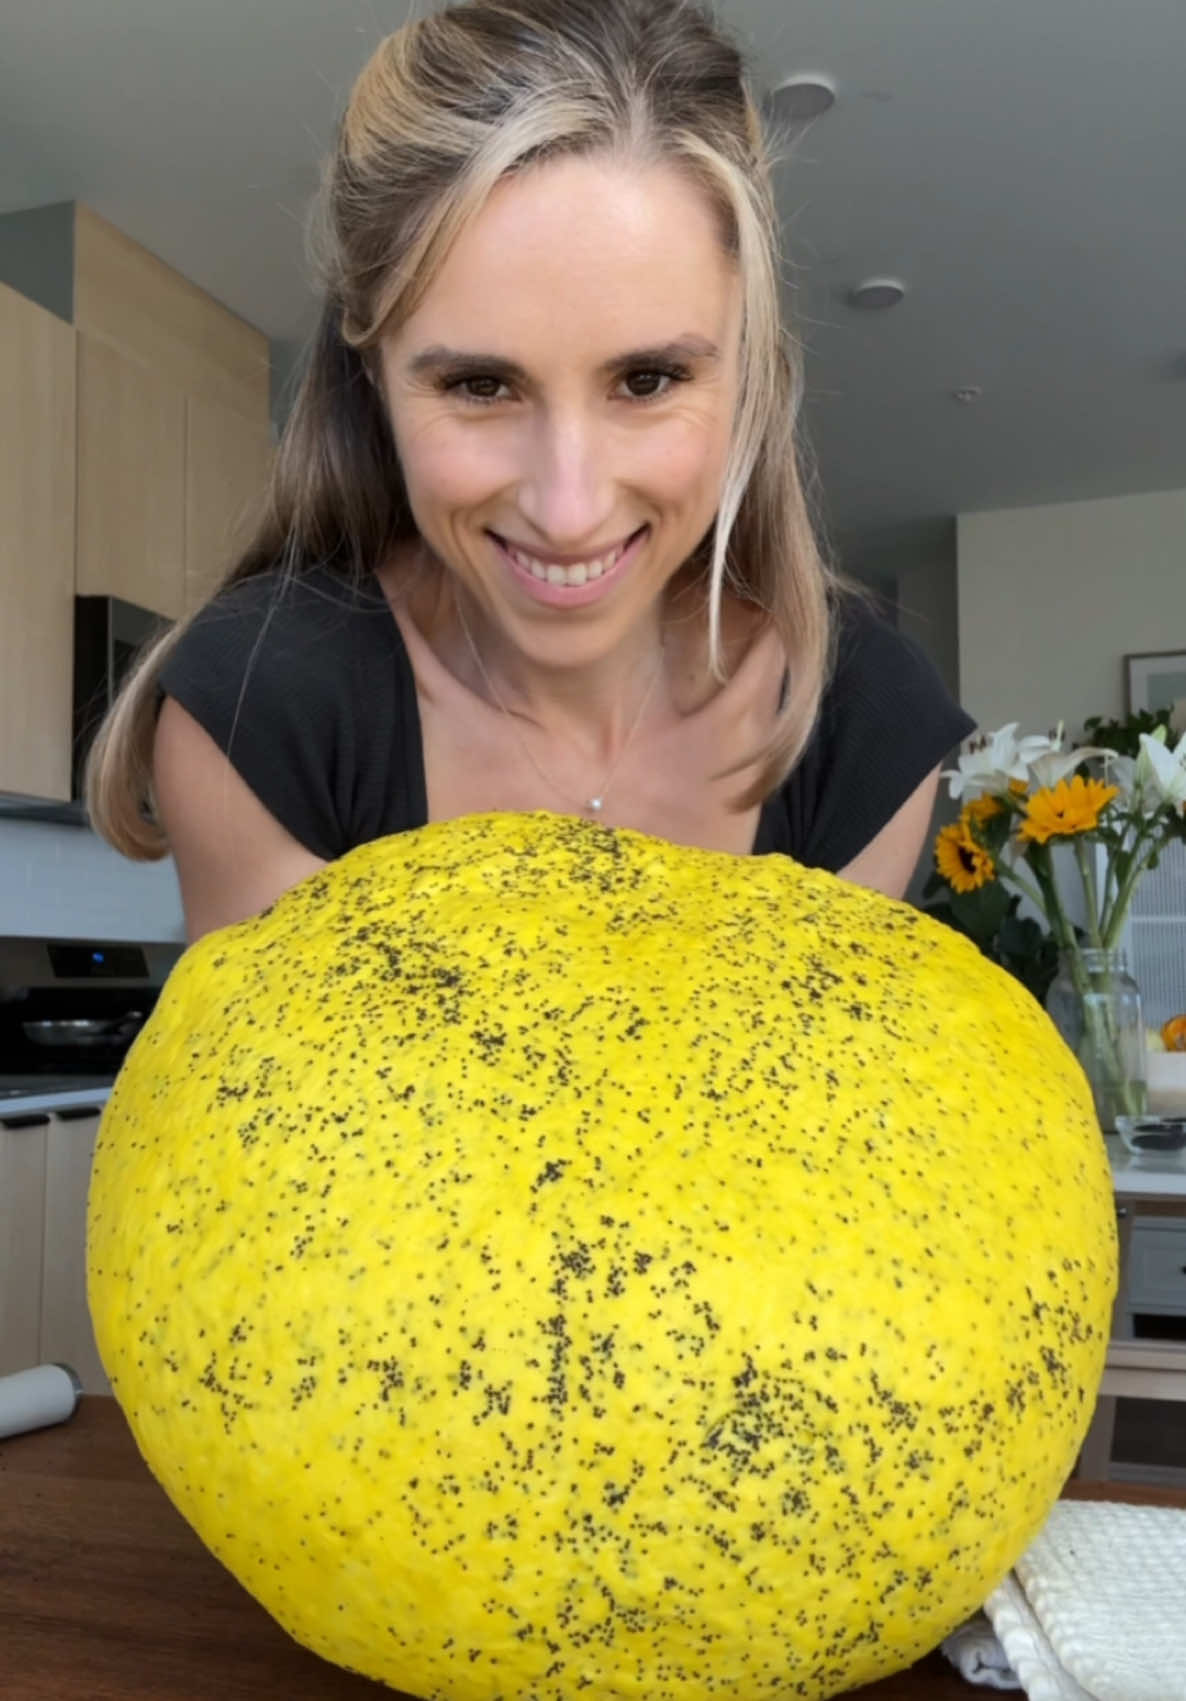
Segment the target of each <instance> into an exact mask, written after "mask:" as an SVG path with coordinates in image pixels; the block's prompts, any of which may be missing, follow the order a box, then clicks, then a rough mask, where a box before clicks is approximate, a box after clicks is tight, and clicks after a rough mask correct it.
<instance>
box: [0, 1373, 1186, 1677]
mask: <svg viewBox="0 0 1186 1701" xmlns="http://www.w3.org/2000/svg"><path fill="white" fill-rule="evenodd" d="M1073 1492H1076V1493H1089V1494H1094V1495H1097V1496H1101V1497H1104V1496H1111V1497H1113V1498H1116V1499H1123V1500H1140V1501H1153V1502H1157V1503H1161V1504H1177V1505H1186V1495H1184V1494H1181V1493H1178V1492H1175V1491H1169V1490H1157V1489H1139V1488H1133V1487H1132V1486H1131V1485H1128V1484H1125V1485H1123V1486H1115V1487H1113V1488H1111V1489H1109V1488H1100V1487H1098V1486H1097V1487H1095V1488H1094V1489H1084V1488H1083V1487H1082V1486H1081V1485H1075V1487H1074V1490H1073ZM977 1693H980V1694H985V1695H986V1694H988V1693H990V1692H989V1691H987V1690H981V1691H979V1692H978V1691H976V1690H975V1689H973V1688H972V1687H971V1686H970V1685H968V1684H966V1683H964V1681H963V1680H962V1678H960V1677H959V1675H958V1673H956V1672H955V1671H954V1670H953V1669H952V1668H951V1667H950V1666H949V1665H948V1664H947V1663H946V1661H945V1660H943V1659H942V1657H941V1656H940V1655H938V1654H932V1655H931V1656H929V1658H927V1659H925V1660H923V1661H922V1663H921V1664H920V1665H917V1666H915V1667H913V1668H912V1669H911V1670H910V1671H908V1672H903V1673H901V1674H900V1675H899V1676H897V1677H893V1678H887V1679H885V1680H884V1681H883V1682H881V1683H877V1684H873V1685H871V1686H869V1687H867V1688H864V1689H860V1690H854V1691H852V1694H853V1695H854V1696H860V1697H863V1698H864V1701H971V1698H972V1697H973V1696H974V1695H976V1694H977ZM393 1694H394V1692H393V1691H392V1690H389V1689H385V1688H383V1687H382V1686H381V1685H379V1684H374V1683H368V1682H366V1681H365V1680H364V1679H362V1678H358V1677H352V1676H350V1675H349V1674H348V1673H346V1672H343V1671H340V1670H338V1668H337V1667H335V1666H330V1665H326V1664H325V1663H324V1662H323V1661H321V1660H319V1659H317V1658H315V1656H314V1655H312V1654H309V1653H306V1652H305V1651H304V1649H302V1648H300V1647H298V1646H297V1645H296V1643H294V1642H292V1641H291V1640H290V1639H289V1638H288V1636H286V1635H285V1633H284V1632H283V1631H282V1630H281V1629H280V1628H279V1627H278V1626H277V1625H276V1624H274V1623H273V1622H272V1620H271V1619H270V1618H269V1617H268V1616H267V1614H266V1613H265V1612H264V1611H263V1609H262V1608H261V1607H259V1606H257V1605H256V1603H255V1602H254V1601H253V1600H252V1599H251V1597H250V1596H249V1595H248V1594H246V1593H245V1592H244V1591H243V1590H242V1589H241V1588H240V1587H239V1585H238V1584H237V1583H236V1582H235V1581H234V1579H233V1578H232V1577H231V1576H230V1574H229V1573H228V1572H226V1571H224V1570H223V1568H222V1567H221V1565H219V1564H218V1562H217V1561H216V1560H215V1559H214V1558H213V1557H212V1556H211V1555H210V1554H209V1553H208V1552H207V1551H206V1549H205V1548H204V1547H203V1546H202V1545H201V1543H200V1542H199V1541H198V1539H197V1537H196V1536H195V1535H194V1534H193V1533H192V1531H191V1530H190V1529H189V1527H188V1525H186V1524H185V1523H184V1522H183V1521H182V1519H181V1518H180V1516H179V1515H178V1514H177V1513H176V1512H175V1511H174V1510H173V1507H172V1506H171V1505H170V1503H169V1501H168V1500H167V1499H166V1498H165V1495H164V1493H163V1492H162V1490H161V1489H160V1488H159V1487H158V1486H157V1484H156V1483H155V1482H154V1481H153V1479H152V1477H151V1476H150V1475H149V1473H148V1471H147V1470H146V1468H145V1466H144V1464H143V1463H142V1461H141V1459H140V1456H139V1454H138V1453H137V1451H136V1448H135V1445H134V1444H133V1442H132V1439H131V1436H130V1434H129V1432H128V1429H127V1426H126V1425H125V1423H124V1421H123V1418H122V1416H121V1414H120V1412H119V1409H118V1407H117V1406H116V1404H115V1402H114V1401H113V1400H110V1399H101V1398H94V1397H92V1398H88V1399H84V1400H83V1401H82V1404H81V1406H80V1407H79V1410H78V1412H77V1414H76V1415H75V1417H74V1418H73V1419H72V1420H71V1421H70V1422H69V1423H67V1424H63V1425H60V1426H58V1427H56V1428H53V1429H44V1430H37V1431H35V1432H34V1433H32V1434H30V1435H20V1436H14V1437H12V1438H11V1439H10V1440H7V1441H0V1695H3V1697H4V1701H76V1698H77V1701H271V1698H273V1697H274V1698H276V1701H280V1698H283V1701H363V1698H364V1697H370V1698H371V1701H377V1698H378V1697H379V1696H387V1697H388V1698H389V1701H391V1697H392V1696H393Z"/></svg>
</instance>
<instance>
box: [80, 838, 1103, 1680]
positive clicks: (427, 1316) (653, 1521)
mask: <svg viewBox="0 0 1186 1701" xmlns="http://www.w3.org/2000/svg"><path fill="white" fill-rule="evenodd" d="M1114 1273H1115V1272H1114V1223H1113V1204H1112V1193H1111V1188H1110V1184H1109V1175H1108V1166H1107V1162H1106V1158H1105V1154H1104V1148H1103V1142H1102V1140H1101V1139H1100V1136H1099V1134H1098V1131H1097V1129H1096V1125H1095V1120H1094V1117H1093V1114H1092V1103H1091V1097H1090V1094H1089V1092H1088V1090H1087V1087H1086V1084H1085V1082H1084V1079H1083V1077H1082V1075H1081V1073H1080V1071H1079V1068H1078V1066H1077V1064H1076V1063H1075V1062H1074V1061H1073V1059H1072V1058H1071V1056H1070V1054H1069V1053H1068V1052H1067V1051H1066V1050H1065V1049H1064V1047H1063V1045H1062V1043H1061V1042H1060V1041H1059V1039H1058V1038H1057V1036H1056V1034H1055V1032H1054V1030H1053V1028H1052V1027H1051V1025H1050V1023H1049V1021H1048V1020H1047V1018H1046V1016H1045V1015H1044V1014H1043V1013H1042V1011H1041V1010H1040V1009H1039V1008H1038V1006H1037V1005H1036V1004H1035V1003H1033V1002H1032V1000H1031V999H1030V998H1029V996H1028V995H1027V994H1026V993H1025V992H1024V991H1022V990H1021V989H1020V988H1019V987H1018V986H1017V984H1016V983H1015V982H1014V981H1012V980H1011V979H1010V978H1009V977H1008V976H1006V975H1005V974H1003V973H1001V972H1000V971H998V970H997V969H995V968H993V967H992V966H991V965H990V964H988V963H987V962H986V961H985V960H984V959H983V958H982V957H981V956H980V955H979V954H978V953H977V952H976V951H975V950H974V949H973V947H972V946H971V945H969V944H968V943H967V942H966V941H964V940H962V939H960V938H958V937H957V936H956V935H955V934H953V933H951V932H949V931H948V930H946V929H944V928H942V927H941V926H939V925H938V924H936V923H932V922H930V921H929V920H927V919H926V918H924V917H922V916H920V915H918V914H917V913H916V912H915V911H913V910H911V909H909V908H907V907H905V906H904V905H899V904H894V903H890V902H889V901H888V900H886V899H883V898H880V897H877V896H875V895H873V894H870V893H868V892H865V891H861V890H859V889H857V888H856V887H853V886H849V885H847V884H845V883H844V882H842V881H840V880H838V879H836V878H834V877H832V876H830V875H826V874H820V873H816V872H812V871H808V870H805V869H803V868H800V867H797V866H796V865H794V864H793V863H791V862H789V861H787V860H786V859H783V858H779V857H764V858H745V857H731V856H724V855H717V854H713V853H708V852H701V851H692V850H685V849H679V848H676V847H673V846H671V845H668V844H664V843H660V842H658V841H656V840H651V839H648V838H645V837H643V836H641V835H638V834H634V833H629V832H614V831H610V830H607V829H605V828H602V827H599V826H594V825H587V824H582V823H580V822H576V821H572V820H565V819H561V818H557V817H551V816H547V815H538V816H510V815H497V816H486V817H475V818H471V819H467V820H464V821H459V822H452V823H449V824H446V825H441V826H433V827H428V828H425V829H424V830H422V831H420V832H417V833H412V834H408V835H405V836H401V837H397V838H390V839H385V840H382V841H379V842H377V843H374V844H370V845H366V846H364V847H362V848H361V849H358V850H356V851H354V852H352V853H351V854H350V855H349V856H347V857H345V858H344V859H343V860H342V861H340V862H338V863H335V864H334V865H332V866H331V867H329V868H327V869H326V870H325V871H324V872H321V873H318V874H316V875H314V876H312V877H311V878H309V879H307V880H305V881H304V882H303V883H302V884H301V885H299V886H297V887H296V888H295V889H294V890H292V891H291V892H289V893H287V894H286V895H285V896H284V897H282V898H281V899H280V900H279V902H277V903H276V904H275V905H274V906H273V907H272V908H271V909H270V910H269V911H267V912H266V913H265V914H264V915H262V916H260V917H259V918H257V919H255V920H252V921H249V922H245V923H243V924H242V925H240V926H236V927H232V928H228V929H226V930H225V931H223V932H220V933H217V934H213V935H210V936H208V937H207V938H205V939H203V940H202V941H201V942H200V943H199V944H197V945H196V946H195V947H193V948H192V949H191V950H190V951H189V952H187V954H186V955H185V957H184V958H183V959H182V961H181V962H180V963H179V965H178V966H177V968H176V970H175V971H174V973H173V976H172V978H171V979H170V981H169V983H168V985H167V986H166V988H165V991H164V994H163V996H162V998H161V1001H160V1004H159V1006H158V1008H157V1010H156V1012H155V1014H154V1016H153V1018H152V1020H151V1022H150V1023H149V1025H148V1026H147V1028H146V1029H145V1030H144V1032H143V1034H142V1035H141V1037H140V1038H139V1040H138V1041H137V1043H136V1046H135V1048H134V1050H133V1052H132V1054H131V1056H130V1058H129V1060H128V1062H127V1063H126V1065H125V1068H124V1070H123V1072H122V1073H121V1075H120V1078H119V1080H118V1082H117V1084H116V1088H115V1092H114V1094H113V1097H112V1099H111V1103H110V1106H109V1108H108V1111H107V1113H106V1116H105V1118H104V1122H103V1128H102V1134H101V1138H100V1142H99V1149H98V1154H97V1158H96V1163H95V1171H94V1181H93V1187H92V1194H91V1216H90V1284H91V1303H92V1308H93V1312H94V1317H95V1324H96V1329H97V1332H98V1337H99V1342H100V1346H101V1350H102V1354H103V1359H104V1363H105V1364H106V1366H107V1368H108V1370H109V1372H110V1375H111V1378H112V1382H113V1384H114V1387H115V1391H116V1394H117V1396H118V1398H119V1400H120V1402H121V1404H122V1406H123V1409H124V1411H125V1412H126V1414H127V1416H128V1418H129V1420H130V1422H131V1425H132V1428H133V1430H134V1432H135V1435H136V1438H137V1441H138V1442H139V1445H140V1447H141V1449H142V1450H143V1452H144V1455H145V1457H146V1459H147V1460H148V1463H149V1464H150V1466H151V1467H152V1469H153V1471H154V1472H155V1473H156V1475H157V1476H158V1477H159V1479H160V1481H161V1482H162V1484H163V1485H164V1487H165V1489H166V1490H167V1491H168V1493H169V1494H170V1496H171V1497H172V1498H173V1500H174V1501H175V1502H176V1504H177V1506H178V1507H179V1508H180V1509H181V1511H182V1512H183V1513H184V1515H185V1516H186V1517H187V1518H188V1519H189V1520H190V1522H191V1523H192V1524H193V1526H194V1527H195V1529H196V1530H197V1531H198V1533H199V1534H200V1536H201V1537H202V1538H203V1540H204V1541H205V1542H206V1543H207V1544H208V1545H209V1546H210V1548H211V1549H212V1550H213V1551H214V1553H215V1554H217V1555H218V1557H219V1558H220V1559H221V1560H222V1561H223V1562H224V1564H225V1565H227V1566H228V1567H229V1568H230V1570H231V1571H233V1572H234V1574H235V1575H236V1576H237V1577H238V1578H239V1579H240V1581H241V1582H242V1583H243V1584H244V1585H245V1586H246V1587H247V1588H248V1589H250V1590H251V1592H252V1594H254V1595H255V1596H257V1597H258V1599H259V1600H260V1601H261V1602H263V1604H264V1605H265V1606H266V1607H267V1608H268V1610H269V1611H270V1612H272V1613H274V1614H275V1616H276V1618H277V1619H278V1620H279V1621H280V1622H281V1623H282V1624H283V1625H284V1626H285V1627H286V1628H287V1629H288V1630H289V1631H290V1632H291V1633H292V1635H293V1636H295V1637H297V1638H299V1639H300V1641H302V1642H304V1643H306V1644H307V1645H308V1646H309V1647H310V1648H313V1649H315V1650H316V1651H317V1652H318V1653H320V1654H323V1655H324V1656H326V1657H327V1658H328V1659H330V1660H335V1661H338V1662H339V1663H341V1664H342V1665H345V1666H349V1667H352V1668H354V1669H356V1670H358V1671H361V1672H365V1673H367V1674H369V1675H370V1676H372V1677H377V1678H380V1679H382V1680H383V1681H385V1682H386V1683H388V1684H391V1685H392V1686H394V1687H396V1688H399V1689H402V1690H405V1691H408V1692H410V1693H411V1694H413V1695H418V1696H425V1697H433V1698H448V1701H577V1698H579V1697H581V1696H584V1695H587V1696H589V1697H591V1698H592V1701H617V1698H622V1701H625V1698H627V1697H629V1698H631V1701H693V1698H695V1701H701V1698H702V1697H731V1698H734V1701H762V1698H767V1701H776V1698H780V1697H787V1698H789V1697H824V1696H829V1695H834V1694H836V1693H837V1692H839V1691H841V1690H843V1689H845V1688H848V1687H850V1686H854V1685H857V1684H859V1683H861V1682H865V1681H868V1680H870V1679H872V1678H874V1677H876V1676H878V1675H880V1674H882V1673H885V1672H889V1671H891V1670H893V1669H895V1668H897V1667H900V1666H903V1665H905V1664H907V1663H908V1662H910V1661H911V1660H913V1659H914V1658H916V1657H917V1656H919V1655H921V1654H922V1653H923V1652H924V1651H925V1650H926V1649H927V1648H929V1647H931V1646H932V1645H933V1644H934V1643H935V1642H936V1641H937V1640H938V1639H939V1638H940V1637H941V1636H942V1635H944V1634H945V1633H946V1632H947V1631H948V1630H949V1629H950V1628H951V1627H952V1626H953V1625H954V1624H955V1623H956V1622H957V1621H958V1620H959V1619H960V1618H961V1617H963V1616H964V1615H966V1614H967V1613H968V1612H970V1611H971V1610H973V1609H974V1608H975V1607H976V1606H977V1605H978V1604H979V1603H980V1601H981V1600H982V1598H983V1597H984V1595H985V1594H986V1592H987V1591H988V1590H989V1589H990V1588H991V1587H992V1586H993V1585H995V1584H996V1582H997V1581H998V1580H999V1579H1000V1577H1001V1576H1002V1575H1003V1573H1004V1572H1005V1571H1006V1570H1007V1569H1008V1567H1009V1566H1010V1565H1011V1564H1012V1562H1013V1561H1014V1559H1015V1558H1016V1557H1017V1555H1018V1554H1019V1552H1020V1551H1021V1550H1022V1549H1023V1548H1024V1547H1025V1546H1026V1545H1027V1543H1028V1542H1029V1540H1030V1539H1031V1537H1032V1536H1033V1534H1034V1532H1035V1531H1036V1529H1037V1528H1038V1526H1039V1525H1040V1524H1041V1523H1042V1521H1043V1519H1044V1517H1045V1516H1046V1514H1047V1512H1048V1510H1049V1507H1050V1505H1051V1503H1052V1501H1053V1500H1054V1498H1055V1497H1056V1495H1057V1493H1058V1491H1059V1488H1060V1486H1061V1484H1062V1482H1063V1480H1064V1478H1065V1477H1066V1475H1067V1474H1068V1472H1069V1470H1070V1469H1071V1467H1072V1465H1073V1461H1074V1458H1075V1454H1076V1450H1077V1448H1078V1446H1079V1443H1080V1441H1081V1439H1082V1437H1083V1434H1084V1431H1085V1429H1086V1426H1087V1423H1088V1420H1089V1417H1090V1413H1091V1408H1092V1403H1093V1396H1094V1393H1095V1390H1096V1387H1097V1383H1098V1380H1099V1376H1100V1373H1101V1368H1102V1363H1103V1355H1104V1348H1105V1340H1106V1336H1107V1332H1108V1319H1109V1313H1110V1305H1111V1298H1112V1292H1113V1285H1114Z"/></svg>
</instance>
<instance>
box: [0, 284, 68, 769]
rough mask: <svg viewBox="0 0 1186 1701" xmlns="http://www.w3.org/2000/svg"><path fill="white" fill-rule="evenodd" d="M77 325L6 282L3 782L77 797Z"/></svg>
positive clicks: (1, 471)
mask: <svg viewBox="0 0 1186 1701" xmlns="http://www.w3.org/2000/svg"><path fill="white" fill-rule="evenodd" d="M74 458H75V379H74V331H73V329H72V328H71V327H70V326H69V325H67V324H66V323H64V321H63V320H61V319H59V318H57V317H56V316H55V315H54V314H52V313H48V312H46V310H45V309H44V308H41V307H38V306H37V305H36V304H35V303H33V302H31V301H28V300H26V298H25V297H24V296H23V295H18V294H17V293H16V291H15V290H11V289H8V288H6V287H5V286H4V285H0V789H2V790H5V791H13V792H21V793H25V794H27V795H30V796H34V797H47V798H58V799H61V798H68V797H69V796H70V717H71V680H70V670H71V658H72V655H73V595H74Z"/></svg>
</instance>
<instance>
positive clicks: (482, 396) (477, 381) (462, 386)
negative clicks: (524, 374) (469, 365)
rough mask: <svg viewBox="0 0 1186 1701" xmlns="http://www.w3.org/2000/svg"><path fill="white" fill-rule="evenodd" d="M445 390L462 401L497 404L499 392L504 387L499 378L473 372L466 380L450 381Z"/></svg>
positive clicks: (455, 379)
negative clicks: (458, 396)
mask: <svg viewBox="0 0 1186 1701" xmlns="http://www.w3.org/2000/svg"><path fill="white" fill-rule="evenodd" d="M446 388H447V389H448V390H450V391H451V392H452V393H453V394H454V395H460V397H461V399H462V401H466V402H497V401H501V400H502V396H501V394H500V392H501V391H502V390H503V389H504V388H505V386H504V384H503V381H502V379H501V378H495V377H493V376H492V375H491V374H489V373H482V372H475V373H473V374H471V376H469V377H467V378H454V379H451V380H450V382H449V384H448V385H447V386H446Z"/></svg>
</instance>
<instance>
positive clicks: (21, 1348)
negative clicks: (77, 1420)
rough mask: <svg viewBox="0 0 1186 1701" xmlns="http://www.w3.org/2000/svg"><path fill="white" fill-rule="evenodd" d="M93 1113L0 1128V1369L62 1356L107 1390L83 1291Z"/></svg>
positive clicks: (92, 1388) (96, 1387)
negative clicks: (25, 1125) (29, 1124)
mask: <svg viewBox="0 0 1186 1701" xmlns="http://www.w3.org/2000/svg"><path fill="white" fill-rule="evenodd" d="M98 1132H99V1113H98V1111H94V1110H90V1111H87V1112H86V1113H85V1114H84V1115H81V1116H77V1115H76V1116H74V1117H70V1116H69V1113H65V1114H63V1113H62V1112H49V1113H48V1115H47V1116H43V1118H42V1120H40V1121H39V1122H38V1123H37V1124H36V1125H35V1126H32V1127H27V1128H5V1127H3V1126H0V1376H9V1375H12V1374H14V1373H15V1372H16V1371H19V1370H31V1369H32V1368H33V1366H34V1365H37V1364H68V1365H69V1366H70V1367H71V1369H72V1370H74V1371H76V1372H77V1374H78V1376H79V1379H80V1380H81V1382H82V1385H83V1388H84V1390H85V1391H86V1393H88V1394H107V1393H110V1391H111V1384H110V1383H109V1381H108V1380H107V1377H106V1374H105V1373H104V1370H103V1366H102V1364H101V1363H100V1360H99V1351H98V1348H97V1347H96V1345H95V1335H94V1330H93V1329H92V1327H91V1318H90V1310H89V1308H88V1305H87V1292H86V1210H87V1193H88V1190H89V1188H90V1178H91V1164H92V1161H93V1158H94V1152H95V1139H96V1136H97V1135H98Z"/></svg>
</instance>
